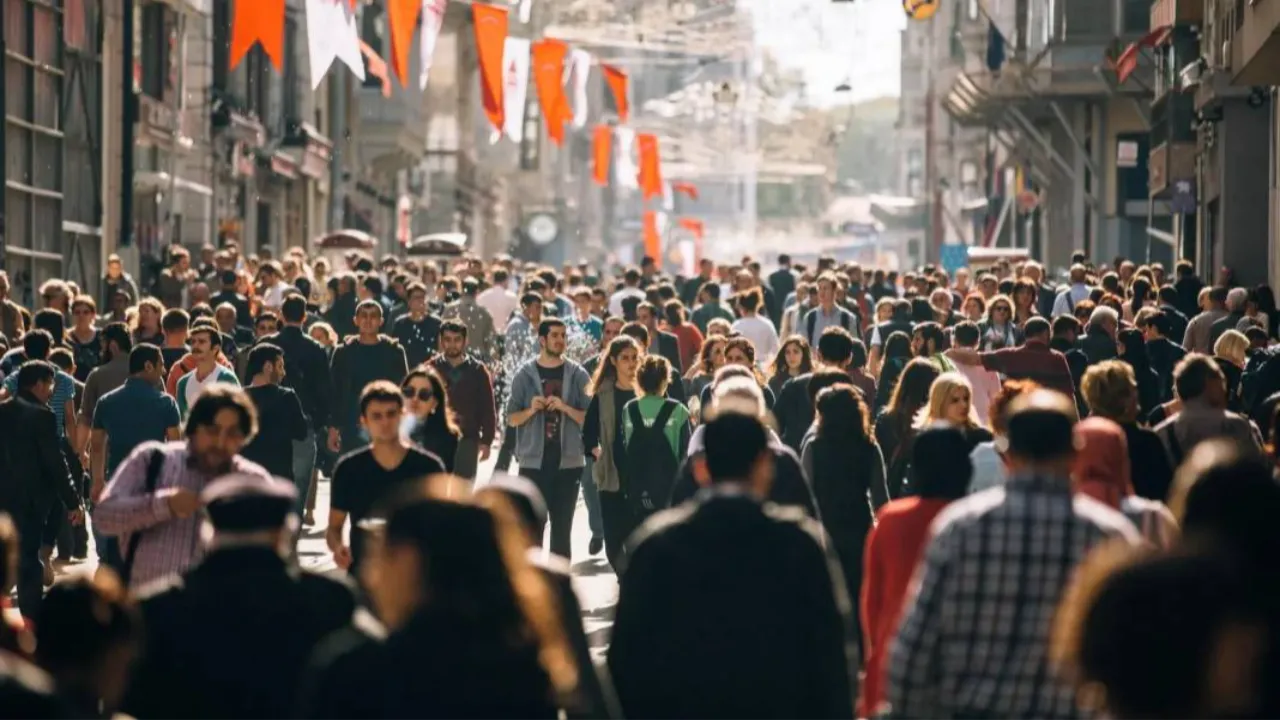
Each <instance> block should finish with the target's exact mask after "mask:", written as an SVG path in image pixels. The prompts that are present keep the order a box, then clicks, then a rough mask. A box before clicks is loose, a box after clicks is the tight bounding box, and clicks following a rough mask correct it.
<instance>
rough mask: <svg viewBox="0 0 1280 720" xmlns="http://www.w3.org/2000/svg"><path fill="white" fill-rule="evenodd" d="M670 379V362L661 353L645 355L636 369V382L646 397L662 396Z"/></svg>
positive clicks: (665, 392)
mask: <svg viewBox="0 0 1280 720" xmlns="http://www.w3.org/2000/svg"><path fill="white" fill-rule="evenodd" d="M670 380H671V363H669V362H667V359H666V358H664V357H662V356H661V355H646V356H645V358H644V359H643V360H641V361H640V367H639V369H637V370H636V384H637V385H639V386H640V393H641V394H643V395H645V396H646V397H663V396H664V395H666V394H667V384H668V383H669V382H670Z"/></svg>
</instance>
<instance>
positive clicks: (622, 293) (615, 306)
mask: <svg viewBox="0 0 1280 720" xmlns="http://www.w3.org/2000/svg"><path fill="white" fill-rule="evenodd" d="M629 297H635V298H640V300H641V302H643V301H644V298H645V294H644V291H643V290H641V289H640V288H638V287H625V286H624V287H623V288H622V289H621V290H619V291H618V292H616V293H614V294H613V296H612V297H610V298H609V314H610V315H617V316H618V317H622V301H623V300H625V299H626V298H629Z"/></svg>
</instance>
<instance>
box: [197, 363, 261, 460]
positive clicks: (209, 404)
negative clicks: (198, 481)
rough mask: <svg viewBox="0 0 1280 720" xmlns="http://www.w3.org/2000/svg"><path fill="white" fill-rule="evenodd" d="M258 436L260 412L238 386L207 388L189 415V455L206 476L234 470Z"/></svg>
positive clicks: (215, 385) (219, 384) (223, 385)
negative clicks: (234, 460) (235, 460)
mask: <svg viewBox="0 0 1280 720" xmlns="http://www.w3.org/2000/svg"><path fill="white" fill-rule="evenodd" d="M257 433H258V410H257V408H256V407H254V404H253V400H251V399H249V396H248V395H247V394H245V392H244V390H241V389H240V388H238V387H236V386H234V385H226V384H222V383H217V384H214V385H210V386H208V387H206V388H205V389H204V390H203V391H202V392H201V393H200V395H199V397H197V398H196V401H195V402H194V403H192V405H191V411H190V413H189V414H188V415H187V424H186V427H185V434H186V437H187V448H188V452H189V453H190V455H191V458H192V460H193V461H194V463H195V465H196V467H197V468H198V469H199V470H200V471H201V472H203V473H204V474H206V475H223V474H225V473H226V472H227V471H228V470H230V469H231V460H232V458H234V457H235V456H236V455H238V454H239V453H240V449H241V448H243V447H244V445H245V443H247V442H249V441H250V440H252V439H253V436H254V435H256V434H257Z"/></svg>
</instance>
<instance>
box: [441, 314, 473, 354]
mask: <svg viewBox="0 0 1280 720" xmlns="http://www.w3.org/2000/svg"><path fill="white" fill-rule="evenodd" d="M466 351H467V325H466V323H464V322H462V321H461V320H458V319H453V318H451V319H449V320H445V321H444V322H442V323H440V352H441V353H442V354H444V356H445V359H447V360H450V361H452V362H457V361H459V360H461V359H462V356H463V355H464V354H465V353H466Z"/></svg>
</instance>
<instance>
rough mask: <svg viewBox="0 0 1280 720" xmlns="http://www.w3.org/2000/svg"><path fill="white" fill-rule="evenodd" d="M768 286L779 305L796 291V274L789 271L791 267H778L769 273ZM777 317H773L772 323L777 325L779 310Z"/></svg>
mask: <svg viewBox="0 0 1280 720" xmlns="http://www.w3.org/2000/svg"><path fill="white" fill-rule="evenodd" d="M769 288H770V289H771V290H773V296H774V298H775V299H776V300H777V303H778V305H779V306H781V305H783V304H785V303H786V302H787V296H788V295H790V294H791V293H793V292H795V291H796V274H795V273H793V272H791V268H778V269H777V270H774V271H773V273H772V274H770V275H769ZM778 315H779V317H776V318H774V319H773V324H774V325H777V324H778V320H779V319H781V315H782V313H781V311H779V313H778Z"/></svg>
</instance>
